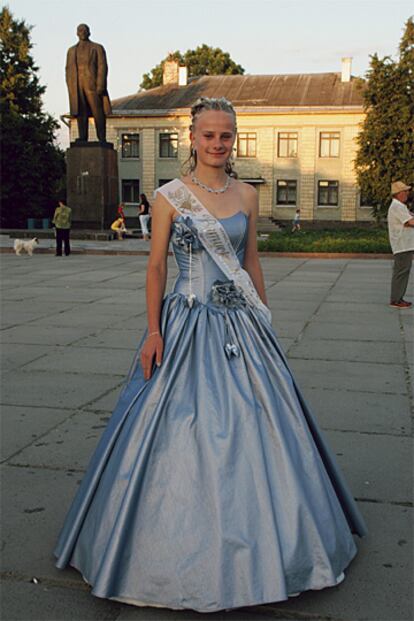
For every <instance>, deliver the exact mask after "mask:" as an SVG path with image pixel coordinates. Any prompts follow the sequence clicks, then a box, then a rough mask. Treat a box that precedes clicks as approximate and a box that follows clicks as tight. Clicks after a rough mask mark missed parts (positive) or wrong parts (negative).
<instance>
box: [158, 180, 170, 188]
mask: <svg viewBox="0 0 414 621" xmlns="http://www.w3.org/2000/svg"><path fill="white" fill-rule="evenodd" d="M170 181H172V179H158V187H159V188H160V187H161V186H162V185H165V184H166V183H170Z"/></svg>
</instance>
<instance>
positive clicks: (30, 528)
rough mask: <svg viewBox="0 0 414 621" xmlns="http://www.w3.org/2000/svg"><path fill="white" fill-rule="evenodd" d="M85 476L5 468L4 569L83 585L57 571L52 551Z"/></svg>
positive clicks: (73, 574)
mask: <svg viewBox="0 0 414 621" xmlns="http://www.w3.org/2000/svg"><path fill="white" fill-rule="evenodd" d="M81 477H82V474H81V473H78V472H73V471H68V472H65V471H63V470H59V471H58V470H48V469H42V468H19V467H16V466H8V465H5V466H2V469H1V480H2V486H3V502H2V539H3V550H2V555H1V569H2V571H6V572H13V573H18V574H19V573H20V574H23V575H26V576H36V577H38V578H46V577H48V578H54V579H57V580H61V581H64V580H65V579H70V580H76V581H78V582H81V583H82V582H83V580H82V577H81V576H80V575H79V574H78V572H74V571H72V570H71V571H70V572H69V573H67V574H66V576H65V575H64V573H66V572H60V571H59V570H57V569H56V568H55V561H54V556H53V550H54V547H55V545H56V541H57V537H58V535H59V532H60V529H61V528H62V525H63V520H64V518H65V515H66V512H67V511H68V509H69V506H70V503H71V502H72V498H73V496H74V494H75V491H76V489H77V487H78V485H79V482H80V480H81Z"/></svg>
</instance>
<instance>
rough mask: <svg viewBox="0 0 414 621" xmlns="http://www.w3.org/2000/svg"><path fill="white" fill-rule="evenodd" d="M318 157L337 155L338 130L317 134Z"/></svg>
mask: <svg viewBox="0 0 414 621" xmlns="http://www.w3.org/2000/svg"><path fill="white" fill-rule="evenodd" d="M319 157H339V132H321V133H320V134H319Z"/></svg>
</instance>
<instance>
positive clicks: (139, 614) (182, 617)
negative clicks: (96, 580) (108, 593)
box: [117, 606, 292, 621]
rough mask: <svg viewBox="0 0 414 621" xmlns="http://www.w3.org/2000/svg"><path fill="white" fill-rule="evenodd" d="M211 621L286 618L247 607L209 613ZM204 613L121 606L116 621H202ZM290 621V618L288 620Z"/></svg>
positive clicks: (204, 617)
mask: <svg viewBox="0 0 414 621" xmlns="http://www.w3.org/2000/svg"><path fill="white" fill-rule="evenodd" d="M207 618H208V619H209V620H211V621H271V620H272V619H276V618H277V621H287V619H286V618H281V617H279V616H277V617H276V616H275V614H273V613H272V611H271V610H267V609H266V607H265V606H264V607H260V608H259V607H258V608H256V607H249V608H243V609H238V610H233V611H231V610H229V611H228V612H226V611H222V612H209V613H208V617H207ZM205 619H206V613H197V612H194V611H192V610H166V609H157V608H143V609H140V608H137V607H136V606H123V607H122V609H121V612H120V613H119V617H118V618H117V621H135V620H137V621H203V620H205ZM290 621H292V618H290Z"/></svg>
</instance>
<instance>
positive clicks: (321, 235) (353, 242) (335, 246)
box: [258, 228, 391, 253]
mask: <svg viewBox="0 0 414 621" xmlns="http://www.w3.org/2000/svg"><path fill="white" fill-rule="evenodd" d="M258 249H259V250H260V251H261V252H265V251H268V252H364V253H365V252H366V253H390V252H391V249H390V245H389V242H388V234H387V231H386V230H385V229H381V228H375V229H358V228H355V229H347V230H340V229H335V230H321V231H303V230H302V231H299V232H295V233H291V232H290V229H285V230H284V231H281V232H275V233H271V234H270V236H269V238H268V239H266V240H259V242H258Z"/></svg>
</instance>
